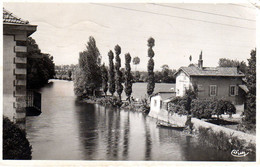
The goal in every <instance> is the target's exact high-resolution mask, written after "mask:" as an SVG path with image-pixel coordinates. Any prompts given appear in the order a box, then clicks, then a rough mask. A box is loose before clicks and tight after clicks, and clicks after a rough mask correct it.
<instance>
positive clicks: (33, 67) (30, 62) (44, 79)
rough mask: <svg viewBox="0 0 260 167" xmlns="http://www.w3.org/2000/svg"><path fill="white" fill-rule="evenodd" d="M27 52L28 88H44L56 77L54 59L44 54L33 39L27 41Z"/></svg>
mask: <svg viewBox="0 0 260 167" xmlns="http://www.w3.org/2000/svg"><path fill="white" fill-rule="evenodd" d="M27 52H28V56H27V88H28V89H36V88H40V87H43V86H44V85H45V84H46V83H48V80H49V79H52V78H53V77H54V75H55V70H54V66H55V65H54V63H53V57H52V56H51V55H50V54H46V53H42V52H41V50H40V49H39V46H38V45H37V43H36V41H35V40H34V39H33V38H31V37H29V38H28V40H27Z"/></svg>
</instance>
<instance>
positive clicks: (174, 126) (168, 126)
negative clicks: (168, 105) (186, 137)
mask: <svg viewBox="0 0 260 167" xmlns="http://www.w3.org/2000/svg"><path fill="white" fill-rule="evenodd" d="M156 124H157V126H158V127H162V128H170V129H174V130H180V131H182V130H184V129H185V127H184V126H178V125H175V124H171V123H169V122H159V121H158V122H157V123H156Z"/></svg>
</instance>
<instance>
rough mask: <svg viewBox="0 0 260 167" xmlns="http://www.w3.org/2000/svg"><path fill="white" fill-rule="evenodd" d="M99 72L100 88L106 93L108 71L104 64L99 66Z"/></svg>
mask: <svg viewBox="0 0 260 167" xmlns="http://www.w3.org/2000/svg"><path fill="white" fill-rule="evenodd" d="M101 73H102V89H103V92H104V93H105V95H107V90H108V72H107V68H106V67H105V64H103V65H102V66H101Z"/></svg>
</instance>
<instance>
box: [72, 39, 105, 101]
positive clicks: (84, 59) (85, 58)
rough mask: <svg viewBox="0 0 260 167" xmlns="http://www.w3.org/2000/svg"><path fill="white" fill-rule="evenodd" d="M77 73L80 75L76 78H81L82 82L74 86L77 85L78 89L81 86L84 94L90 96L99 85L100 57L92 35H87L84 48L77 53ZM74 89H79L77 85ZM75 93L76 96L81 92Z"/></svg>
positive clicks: (100, 78)
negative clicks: (87, 38) (87, 39)
mask: <svg viewBox="0 0 260 167" xmlns="http://www.w3.org/2000/svg"><path fill="white" fill-rule="evenodd" d="M77 74H79V75H80V76H76V78H81V79H83V80H84V82H80V83H76V84H75V86H79V87H80V89H82V88H83V92H84V94H86V95H91V96H92V95H93V94H94V91H95V90H96V89H99V88H100V87H101V83H102V81H101V80H102V77H101V58H100V53H99V50H98V48H97V46H96V41H95V39H94V38H93V37H89V41H88V43H87V45H86V50H84V51H83V52H80V53H79V73H76V75H77ZM77 80H78V79H76V80H75V81H77ZM80 84H84V85H80ZM75 89H76V90H79V89H78V88H77V87H76V88H75ZM75 93H76V95H77V96H79V95H80V94H81V93H79V94H77V92H75Z"/></svg>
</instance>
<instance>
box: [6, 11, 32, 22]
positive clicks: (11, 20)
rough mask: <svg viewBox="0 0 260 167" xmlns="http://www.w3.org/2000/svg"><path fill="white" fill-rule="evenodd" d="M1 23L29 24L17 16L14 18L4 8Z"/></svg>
mask: <svg viewBox="0 0 260 167" xmlns="http://www.w3.org/2000/svg"><path fill="white" fill-rule="evenodd" d="M3 23H8V24H29V21H27V20H23V19H21V18H19V17H17V16H15V15H14V14H13V13H11V12H9V11H8V10H6V9H5V8H4V9H3Z"/></svg>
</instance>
